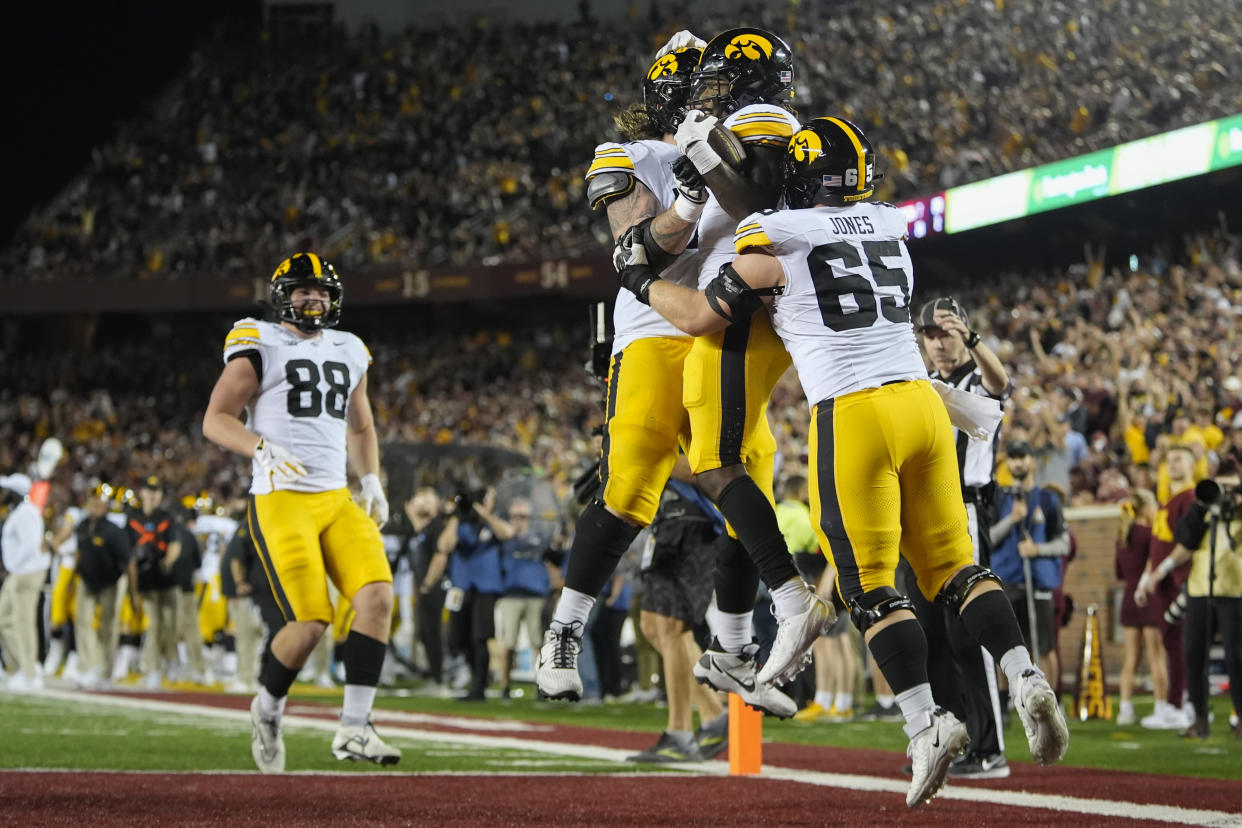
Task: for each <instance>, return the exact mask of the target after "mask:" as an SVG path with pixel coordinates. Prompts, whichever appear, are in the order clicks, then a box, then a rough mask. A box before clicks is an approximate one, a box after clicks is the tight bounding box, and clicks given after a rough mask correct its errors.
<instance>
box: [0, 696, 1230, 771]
mask: <svg viewBox="0 0 1242 828" xmlns="http://www.w3.org/2000/svg"><path fill="white" fill-rule="evenodd" d="M524 689H525V692H526V696H525V698H522V699H514V700H498V699H497V700H489V701H487V702H484V703H475V704H464V703H461V702H458V701H455V700H452V699H440V698H423V697H411V696H408V695H397V694H396V693H401V692H403V691H400V690H398V691H396V692H394V691H381V696H380V698H379V700H378V702H377V707H383V708H389V709H393V710H403V711H410V712H421V713H437V714H443V715H449V716H458V717H460V716H476V717H477V716H482V717H488V718H501V719H513V720H519V721H526V722H550V723H559V724H571V725H581V726H585V727H599V728H608V729H615V730H631V731H642V732H649V733H652V734H653V735H654V734H656V733H658V732H659V731H660V730H661V729H662V728H663V727H664V725H665V723H666V711H665V710H664V709H662V708H660V707H658V706H656V705H654V704H604V705H596V706H585V705H570V704H561V703H551V702H540V701H535V700H533V698H531V697H532V696H533V687H529V686H527V687H525V688H524ZM404 692H407V693H408V689H407V690H406V691H404ZM169 700H170V701H176V700H177V697H176V696H175V695H171V696H169ZM313 701H323V702H326V703H335V704H339V703H340V693H339V692H337V693H318V692H315V691H312V690H310V689H309V688H299V692H298V693H297V694H296V695H295V696H293V697H292V698H291V700H290V704H291V705H293V706H294V707H291V713H296V705H299V704H304V703H307V702H313ZM1213 701H1214V710H1215V714H1216V722H1215V723H1214V725H1213V731H1214V735H1213V736H1212V738H1211V739H1209V740H1208V741H1207V742H1198V741H1191V740H1184V739H1180V738H1178V736H1177V733H1176V732H1172V731H1147V730H1143V729H1142V728H1140V727H1138V726H1134V727H1117V726H1116V725H1115V724H1113V723H1112V722H1105V721H1089V722H1076V721H1072V722H1071V723H1070V730H1071V736H1072V741H1071V745H1070V751H1069V754H1068V755H1067V756H1066V758H1065V760H1064V764H1066V765H1070V766H1079V767H1099V768H1108V769H1111V770H1127V771H1140V772H1147V773H1162V774H1172V775H1185V776H1200V777H1206V778H1218V779H1242V761H1239V757H1242V741H1239V740H1238V739H1236V738H1235V737H1234V736H1233V735H1232V733H1231V732H1230V731H1229V728H1228V726H1227V719H1228V714H1229V709H1228V702H1227V700H1225V699H1223V698H1217V699H1214V700H1213ZM1138 707H1139V710H1140V713H1142V712H1145V711H1144V707H1145V705H1144V703H1143V701H1140V702H1139V705H1138ZM412 727H417V725H412ZM0 732H3V733H4V734H5V749H4V750H3V751H0V768H70V769H118V770H145V769H158V770H169V771H171V770H252V769H253V767H254V766H253V763H252V761H251V758H250V727H249V724H248V721H246V720H245V719H244V718H240V717H237V716H236V715H235V714H234V715H233V717H232V718H227V717H226V718H219V717H210V716H197V715H194V716H191V715H183V714H179V713H178V714H174V713H167V712H162V711H160V710H158V709H118V708H116V707H111V706H106V705H103V704H99V703H95V702H92V701H90V700H82V701H72V702H71V701H62V700H57V699H49V698H41V697H39V696H37V695H24V696H17V695H6V696H4V697H2V698H0ZM497 735H504V734H503V732H502V733H498V734H497ZM386 738H388V737H387V736H386ZM764 738H765V740H767V741H774V742H793V743H801V744H813V745H827V746H840V747H856V748H878V749H885V750H892V751H894V754H895V756H894V762H895V763H896V762H900V761H901V757H900V755H899V754H900V753H901V752H902V751H904V749H905V745H906V740H905V736H904V734H903V733H902V731H901V727H900V725H898V724H897V723H893V722H848V723H824V724H803V723H799V722H793V721H783V722H782V721H777V720H774V719H765V720H764ZM1005 739H1006V743H1007V745H1008V750H1007V754H1008V756H1009V757H1010V759H1011V760H1023V759H1025V758H1026V756H1025V755H1026V740H1025V737H1024V736H1023V734H1022V730H1021V726H1020V725H1019V724H1018V722H1017V717H1016V716H1015V717H1014V720H1013V722H1012V723H1011V726H1010V727H1009V729H1008V731H1007V732H1006V734H1005ZM285 740H286V745H287V749H288V754H289V756H290V767H291V768H294V767H296V768H297V769H298V770H312V771H313V770H368V769H369V768H368V767H366V766H362V767H360V766H356V765H351V764H350V763H342V762H338V761H336V760H335V759H333V758H332V756H331V754H330V753H329V750H328V744H329V742H330V740H331V730H322V729H318V728H314V727H298V726H292V725H291V726H289V727H287V729H286V735H285ZM390 741H392V743H393V744H395V745H396V746H397V747H400V748H402V749H403V750H404V751H405V757H404V758H403V759H402V763H401V769H402V770H404V771H416V772H417V771H425V772H451V771H459V772H460V771H493V772H499V771H511V772H513V771H516V772H550V773H556V772H579V773H581V772H596V773H617V772H627V771H629V772H632V771H635V770H640V769H641V770H643V771H653V770H658V767H653V766H641V767H640V766H636V765H633V764H629V763H626V762H613V761H607V760H601V759H594V758H583V757H573V756H566V757H560V756H557V755H554V754H549V753H547V752H544V751H527V750H520V749H508V748H494V747H481V746H477V745H464V744H452V743H446V742H444V741H422V740H417V739H411V738H405V737H402V736H394V737H392V738H391V739H390Z"/></svg>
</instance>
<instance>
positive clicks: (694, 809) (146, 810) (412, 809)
mask: <svg viewBox="0 0 1242 828" xmlns="http://www.w3.org/2000/svg"><path fill="white" fill-rule="evenodd" d="M0 824H4V825H48V826H61V825H63V826H83V825H88V826H92V828H93V826H122V825H123V826H155V825H170V824H175V825H184V826H215V825H230V826H234V825H237V826H270V825H290V826H303V825H305V826H311V825H368V826H379V825H383V826H387V825H427V826H462V827H463V828H465V826H481V827H482V826H486V828H497V827H498V826H565V828H569V827H570V826H572V828H584V827H585V826H596V825H616V826H633V827H634V828H651V827H652V826H657V825H678V826H681V825H696V826H754V825H775V826H781V828H785V827H786V826H803V825H877V824H881V825H903V824H905V825H914V824H917V825H932V826H940V825H943V826H953V828H974V827H975V826H984V825H1021V826H1022V828H1036V826H1049V828H1051V827H1052V826H1064V825H1069V824H1074V825H1084V824H1090V825H1093V826H1114V825H1115V826H1122V825H1125V826H1131V827H1132V828H1137V827H1138V826H1149V825H1166V824H1167V823H1160V822H1151V821H1145V820H1136V819H1126V818H1120V817H1117V818H1108V817H1100V816H1094V815H1092V816H1085V815H1082V814H1070V813H1058V812H1055V811H1050V810H1042V809H1037V808H1014V807H1001V806H991V805H989V806H985V805H981V804H977V803H968V802H960V801H955V800H948V799H937V800H935V801H933V802H932V803H931V804H929V805H927V806H925V807H923V808H920V809H919V810H917V811H910V810H908V809H907V808H906V807H905V801H904V799H903V797H902V796H901V795H900V794H892V793H859V792H850V791H841V790H836V789H831V788H816V787H811V786H808V785H802V784H799V783H796V782H778V781H772V780H765V779H752V778H732V779H731V778H727V777H725V778H721V777H677V778H658V777H645V778H641V779H636V778H626V777H592V776H586V777H581V776H578V777H555V776H546V777H531V776H487V777H476V776H394V775H385V774H384V773H383V772H382V771H377V772H376V773H375V774H374V775H367V776H358V775H342V776H310V775H307V776H260V775H258V774H198V775H196V774H136V773H45V772H20V771H17V772H13V771H11V772H5V773H0Z"/></svg>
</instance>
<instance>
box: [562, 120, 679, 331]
mask: <svg viewBox="0 0 1242 828" xmlns="http://www.w3.org/2000/svg"><path fill="white" fill-rule="evenodd" d="M679 155H680V153H678V151H677V147H676V146H674V145H673V144H669V143H665V142H664V141H656V140H651V139H648V140H644V141H631V142H628V143H625V144H613V143H606V144H600V145H599V146H598V147H596V148H595V158H594V159H593V160H592V161H591V166H590V167H589V168H588V169H587V173H586V178H587V180H588V181H590V180H591V179H592V178H594V177H595V176H597V175H599V174H600V173H605V172H619V173H624V174H626V175H630V176H633V177H634V178H635V179H637V180H638V181H639V182H640V183H642V185H643V186H644V187H646V188H647V189H648V190H650V191H651V192H652V193H654V194H655V197H656V200H657V201H658V202H659V203H660V211H661V212H663V211H664V210H667V209H668V208H669V207H671V206H672V204H673V201H674V199H676V198H677V179H676V178H675V177H674V176H673V162H674V161H676V160H677V158H678V156H679ZM694 245H695V241H694V238H691V240H690V246H687V248H686V251H685V252H684V253H682V254H681V255H680V256H678V257H677V259H676V261H674V262H673V263H672V264H671V265H669V266H668V268H667V269H666V270H665V271H664V272H663V273H661V274H660V277H661V278H663V279H668V280H669V281H672V282H677V283H678V284H684V285H686V286H687V287H694V286H695V285H696V283H697V279H698V250H697V247H695V246H694ZM612 326H613V343H612V352H613V353H614V354H615V353H618V352H620V351H621V350H622V349H623V348H625V347H626V346H627V345H629V344H630V343H631V342H634V341H635V340H638V339H647V338H648V337H656V336H686V335H687V334H686V333H685V332H683V331H681V330H680V329H678V328H677V327H676V326H675V325H673V323H671V322H669V321H668V320H666V319H665V318H664V317H663V316H660V314H658V313H656V312H655V311H653V310H652V309H651V308H649V307H647V306H646V305H644V304H643V303H641V302H639V301H638V299H636V298H635V297H634V294H632V293H630V292H629V291H628V290H620V291H618V292H617V303H616V305H615V306H614V308H613V311H612Z"/></svg>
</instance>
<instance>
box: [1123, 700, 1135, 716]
mask: <svg viewBox="0 0 1242 828" xmlns="http://www.w3.org/2000/svg"><path fill="white" fill-rule="evenodd" d="M1121 712H1122V713H1133V712H1134V702H1133V701H1132V700H1130V699H1122V700H1121Z"/></svg>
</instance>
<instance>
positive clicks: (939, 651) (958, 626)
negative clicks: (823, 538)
mask: <svg viewBox="0 0 1242 828" xmlns="http://www.w3.org/2000/svg"><path fill="white" fill-rule="evenodd" d="M915 330H916V332H917V333H919V334H920V342H921V343H922V347H923V350H924V352H925V353H926V355H927V358H928V359H929V360H930V362H931V365H932V370H931V371H930V377H931V378H932V379H938V380H940V381H941V382H944V383H945V384H947V385H951V386H954V387H956V388H959V389H961V390H963V391H968V392H970V393H971V394H978V395H980V396H982V397H988V398H991V399H994V400H997V401H999V402H1001V403H1002V404H1003V403H1004V401H1005V400H1007V399H1008V398H1009V395H1010V393H1011V391H1012V390H1013V389H1012V385H1011V384H1010V381H1009V375H1008V374H1007V373H1006V372H1005V366H1004V365H1002V364H1001V361H1000V360H999V359H998V358H997V357H996V354H994V353H992V350H991V349H990V348H988V347H987V346H986V345H984V344H983V343H982V342H981V341H980V338H979V334H978V333H976V332H975V331H973V330H971V328H970V321H969V317H967V315H966V310H965V309H964V308H963V307H962V306H961V304H960V303H958V301H957V300H956V299H953V298H952V297H948V296H942V297H940V298H937V299H933V300H932V301H930V302H928V303H927V304H925V305H923V308H922V310H920V311H919V317H918V321H917V324H916V326H915ZM954 437H955V438H956V440H957V468H958V474H959V475H960V476H961V481H962V497H963V499H964V500H965V502H966V514H967V518H968V520H969V527H970V537H971V539H972V540H973V541H974V548H975V549H974V551H975V562H976V563H979V564H981V565H983V566H988V564H989V558H990V554H989V553H990V549H989V544H988V527H989V526H991V518H990V512H991V509H992V500H993V492H994V490H995V488H996V486H995V480H994V471H995V466H996V449H997V446H998V444H999V440H1000V426H999V425H998V426H997V428H996V432H995V433H993V434H992V438H991V439H990V440H986V441H985V440H972V439H970V437H969V436H968V435H967V434H966V433H965V432H963V431H960V430H958V429H954ZM906 571H907V583H906V587H907V593H908V595H909V596H910V598H911V600H912V601H913V602H914V605H915V613H916V614H917V615H918V618H919V621H920V622H922V624H923V629H924V630H925V631H926V633H927V646H928V655H929V658H928V666H929V667H930V668H931V674H930V679H931V686H932V693H933V694H934V695H935V696H936V698H937V699H943V700H945V706H946V707H948V708H949V709H950V710H952V711H953V713H954V714H955V715H956V716H957V717H958V718H959V719H961V720H962V721H963V722H965V723H966V729H967V731H968V732H969V734H970V749H969V750H968V751H967V752H966V753H964V754H962V756H960V757H959V758H958V759H957V760H955V761H954V763H953V764H952V765H951V766H950V767H949V776H952V777H956V778H959V779H1000V778H1003V777H1007V776H1009V765H1008V763H1007V762H1006V761H1005V743H1004V738H1003V736H1002V725H1001V709H1000V699H999V696H998V694H997V689H996V668H995V665H994V664H993V662H992V657H991V656H990V655H988V652H987V651H986V650H984V649H983V648H982V647H980V646H979V645H978V644H977V643H975V640H974V639H973V638H971V636H970V635H969V634H968V633H967V632H966V629H965V627H963V626H962V622H961V619H960V618H959V617H958V615H957V613H955V612H952V611H951V610H949V609H948V608H946V607H944V606H941V605H939V604H933V603H931V602H929V601H927V600H926V599H925V598H924V597H923V593H922V592H921V591H920V590H919V589H918V587H917V585H916V584H915V581H914V576H913V572H912V571H910V570H909V569H908V568H907V569H906Z"/></svg>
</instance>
